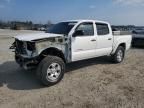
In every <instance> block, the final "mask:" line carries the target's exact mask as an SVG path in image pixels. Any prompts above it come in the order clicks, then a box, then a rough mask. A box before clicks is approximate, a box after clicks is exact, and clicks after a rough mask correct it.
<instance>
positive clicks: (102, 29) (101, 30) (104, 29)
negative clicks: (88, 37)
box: [96, 23, 109, 35]
mask: <svg viewBox="0 0 144 108" xmlns="http://www.w3.org/2000/svg"><path fill="white" fill-rule="evenodd" d="M96 27H97V35H107V34H109V27H108V25H107V24H103V23H96Z"/></svg>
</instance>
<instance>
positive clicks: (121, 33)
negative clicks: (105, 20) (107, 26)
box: [113, 31, 132, 36]
mask: <svg viewBox="0 0 144 108" xmlns="http://www.w3.org/2000/svg"><path fill="white" fill-rule="evenodd" d="M113 35H114V36H119V35H132V33H131V32H130V31H113Z"/></svg>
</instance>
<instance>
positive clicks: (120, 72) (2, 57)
mask: <svg viewBox="0 0 144 108" xmlns="http://www.w3.org/2000/svg"><path fill="white" fill-rule="evenodd" d="M32 32H33V31H9V30H0V46H1V47H0V108H143V106H144V49H136V48H133V49H131V50H130V51H129V52H127V54H126V58H125V60H124V62H123V63H121V64H112V63H111V62H109V59H108V58H106V57H102V58H95V59H90V60H85V61H80V62H76V63H72V64H69V65H67V72H66V74H65V77H64V79H63V80H62V81H61V82H60V83H59V84H57V85H55V86H51V87H44V86H42V85H41V83H40V82H39V80H38V79H36V76H35V72H34V71H32V72H31V71H24V70H22V69H21V68H19V66H18V65H17V64H16V63H15V61H14V54H13V53H12V52H11V51H10V50H9V49H8V47H9V46H10V45H11V43H12V42H13V39H12V38H11V36H12V35H14V34H23V33H32ZM6 37H7V38H6Z"/></svg>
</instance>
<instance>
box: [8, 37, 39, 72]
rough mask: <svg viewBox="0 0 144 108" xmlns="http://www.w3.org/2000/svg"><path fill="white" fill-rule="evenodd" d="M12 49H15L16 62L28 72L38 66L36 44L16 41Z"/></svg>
mask: <svg viewBox="0 0 144 108" xmlns="http://www.w3.org/2000/svg"><path fill="white" fill-rule="evenodd" d="M10 49H13V52H15V61H16V62H17V63H18V64H19V65H20V66H21V67H23V68H24V69H26V70H27V69H29V68H33V67H35V66H36V65H37V63H38V61H37V56H36V47H35V42H26V41H21V40H18V39H15V42H14V43H13V44H12V46H11V47H10Z"/></svg>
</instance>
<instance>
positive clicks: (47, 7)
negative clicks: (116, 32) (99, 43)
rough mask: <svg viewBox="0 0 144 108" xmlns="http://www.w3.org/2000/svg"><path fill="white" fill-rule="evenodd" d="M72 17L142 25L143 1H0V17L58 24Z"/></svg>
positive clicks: (115, 23)
mask: <svg viewBox="0 0 144 108" xmlns="http://www.w3.org/2000/svg"><path fill="white" fill-rule="evenodd" d="M75 19H94V20H104V21H108V22H110V23H111V24H113V25H138V26H144V0H0V20H5V21H8V20H9V21H11V20H19V21H27V20H31V21H33V22H34V23H47V22H48V21H49V20H50V21H52V22H53V23H57V22H59V21H65V20H75Z"/></svg>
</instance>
